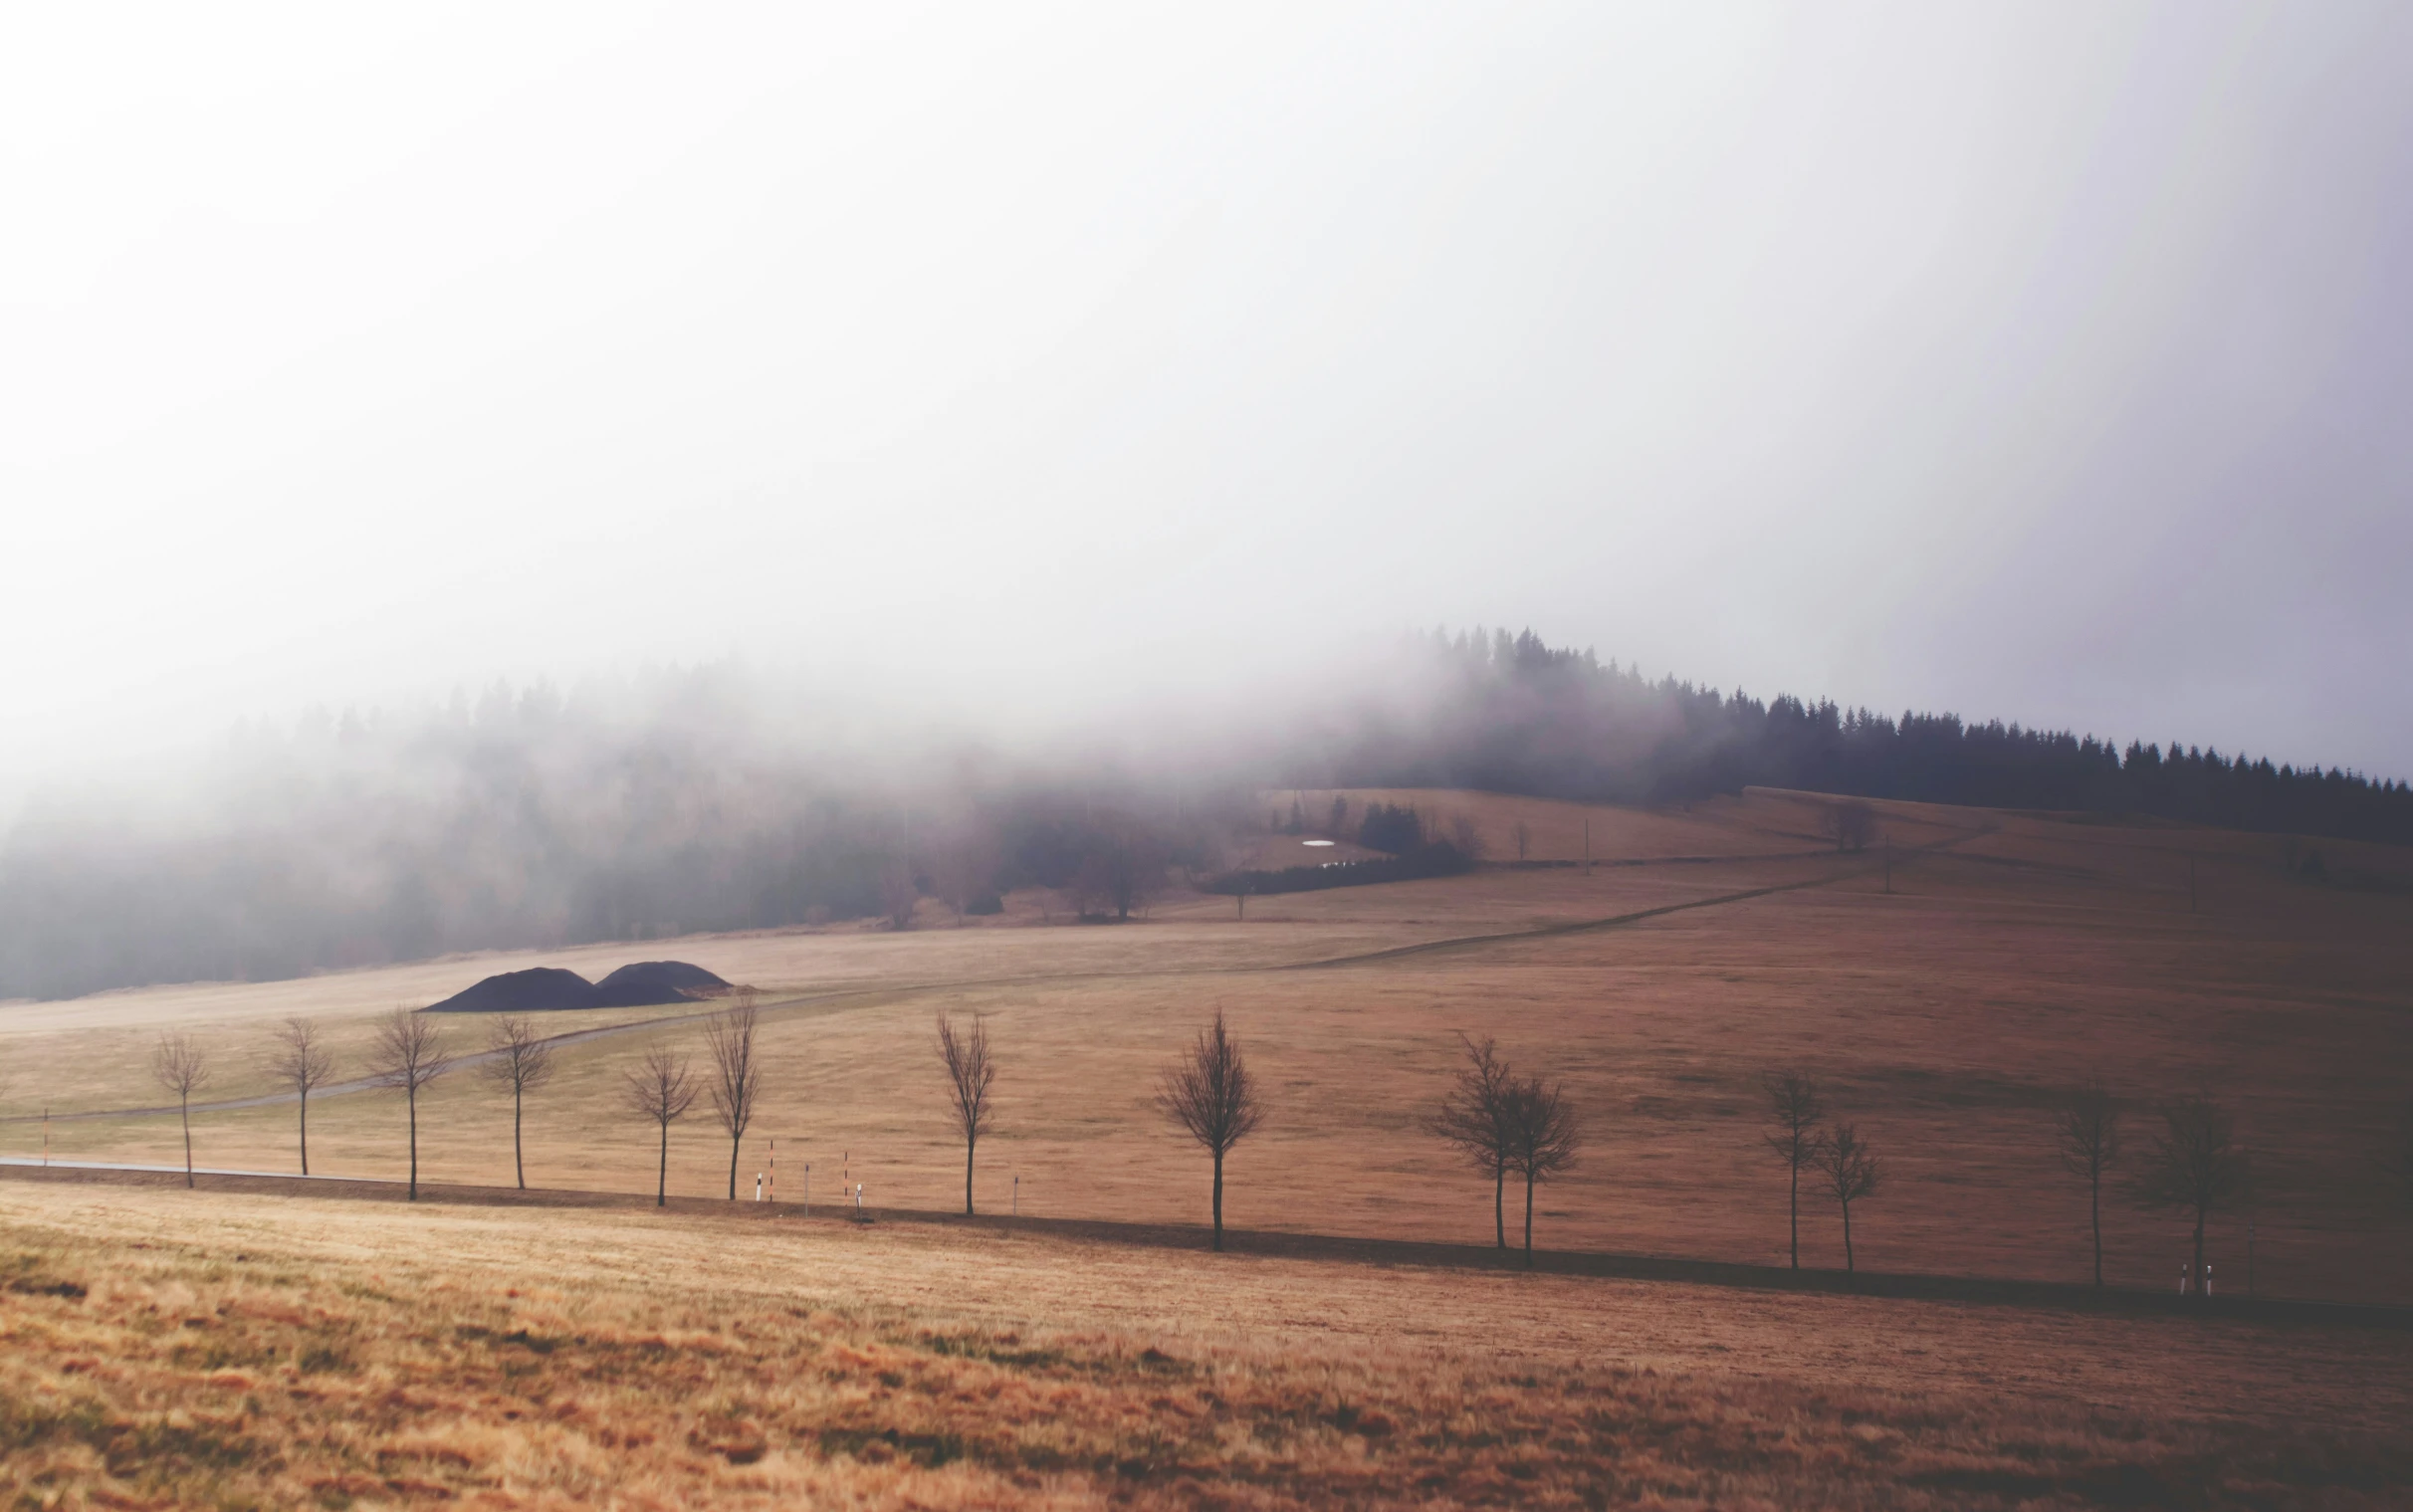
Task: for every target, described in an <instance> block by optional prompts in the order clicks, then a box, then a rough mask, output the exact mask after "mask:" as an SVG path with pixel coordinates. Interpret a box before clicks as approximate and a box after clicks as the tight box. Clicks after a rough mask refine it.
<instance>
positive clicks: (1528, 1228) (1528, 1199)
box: [1525, 1171, 1533, 1270]
mask: <svg viewBox="0 0 2413 1512" xmlns="http://www.w3.org/2000/svg"><path fill="white" fill-rule="evenodd" d="M1525 1268H1526V1269H1527V1270H1531V1269H1533V1173H1532V1172H1530V1171H1528V1172H1526V1173H1525Z"/></svg>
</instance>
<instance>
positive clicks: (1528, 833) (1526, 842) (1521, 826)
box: [1509, 819, 1533, 861]
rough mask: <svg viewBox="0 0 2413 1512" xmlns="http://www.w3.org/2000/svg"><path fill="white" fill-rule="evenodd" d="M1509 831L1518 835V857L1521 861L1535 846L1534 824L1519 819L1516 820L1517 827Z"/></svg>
mask: <svg viewBox="0 0 2413 1512" xmlns="http://www.w3.org/2000/svg"><path fill="white" fill-rule="evenodd" d="M1509 833H1511V834H1513V835H1514V836H1515V837H1516V858H1517V859H1518V860H1519V861H1522V860H1524V859H1525V854H1526V852H1527V851H1530V850H1531V849H1532V848H1533V826H1532V825H1530V824H1528V823H1526V822H1525V821H1524V820H1522V819H1519V820H1517V821H1516V827H1515V828H1514V829H1512V830H1511V831H1509Z"/></svg>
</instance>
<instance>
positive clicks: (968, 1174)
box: [939, 1013, 997, 1217]
mask: <svg viewBox="0 0 2413 1512" xmlns="http://www.w3.org/2000/svg"><path fill="white" fill-rule="evenodd" d="M939 1059H940V1061H941V1062H942V1063H944V1064H945V1065H946V1067H947V1082H948V1090H949V1092H950V1094H951V1095H952V1096H953V1097H954V1099H955V1115H956V1127H957V1128H958V1129H959V1130H961V1131H963V1135H964V1216H966V1217H971V1216H972V1157H973V1153H974V1151H975V1150H977V1149H978V1148H979V1147H980V1143H981V1136H982V1135H984V1134H986V1133H987V1132H988V1123H989V1119H990V1117H991V1116H992V1114H993V1113H994V1110H993V1109H991V1108H990V1107H989V1106H988V1084H989V1082H990V1081H992V1080H994V1079H995V1077H996V1074H997V1068H996V1062H995V1061H993V1060H991V1059H990V1058H989V1054H988V1025H987V1023H985V1022H983V1021H982V1019H981V1018H980V1016H979V1015H977V1014H976V1015H974V1017H973V1020H972V1029H971V1031H970V1032H969V1033H958V1032H957V1031H956V1027H955V1025H954V1024H952V1023H950V1022H948V1020H947V1015H946V1014H945V1013H941V1014H940V1015H939Z"/></svg>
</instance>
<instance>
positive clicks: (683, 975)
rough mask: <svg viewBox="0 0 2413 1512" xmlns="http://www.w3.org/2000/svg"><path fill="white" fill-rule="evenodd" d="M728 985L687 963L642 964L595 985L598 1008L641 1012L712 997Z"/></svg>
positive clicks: (645, 962) (629, 967)
mask: <svg viewBox="0 0 2413 1512" xmlns="http://www.w3.org/2000/svg"><path fill="white" fill-rule="evenodd" d="M728 985H729V983H728V982H726V981H723V980H722V979H721V978H720V977H718V976H715V975H714V974H713V973H712V972H707V971H706V970H704V969H703V968H702V967H700V966H689V965H688V964H687V963H686V962H684V961H640V962H637V963H636V964H635V965H633V966H624V967H622V968H620V969H619V970H618V971H616V972H612V973H611V974H610V975H609V976H606V977H604V978H603V979H602V980H601V981H598V982H596V983H595V1006H597V1007H602V1008H641V1007H644V1006H646V1005H648V1004H650V1003H657V1002H686V1001H689V1000H690V999H693V998H697V997H710V996H712V995H713V994H714V993H716V992H719V991H721V990H722V989H724V988H726V987H727V986H728Z"/></svg>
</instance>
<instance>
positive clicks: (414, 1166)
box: [410, 1087, 419, 1202]
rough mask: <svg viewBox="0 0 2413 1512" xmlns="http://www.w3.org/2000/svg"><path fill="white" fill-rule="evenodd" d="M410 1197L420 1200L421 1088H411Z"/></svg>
mask: <svg viewBox="0 0 2413 1512" xmlns="http://www.w3.org/2000/svg"><path fill="white" fill-rule="evenodd" d="M410 1199H411V1200H412V1201H414V1202H416V1201H417V1200H419V1089H418V1088H416V1087H413V1088H411V1089H410Z"/></svg>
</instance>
